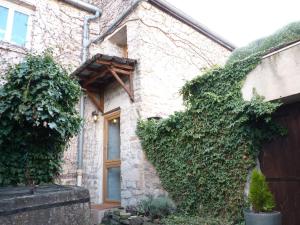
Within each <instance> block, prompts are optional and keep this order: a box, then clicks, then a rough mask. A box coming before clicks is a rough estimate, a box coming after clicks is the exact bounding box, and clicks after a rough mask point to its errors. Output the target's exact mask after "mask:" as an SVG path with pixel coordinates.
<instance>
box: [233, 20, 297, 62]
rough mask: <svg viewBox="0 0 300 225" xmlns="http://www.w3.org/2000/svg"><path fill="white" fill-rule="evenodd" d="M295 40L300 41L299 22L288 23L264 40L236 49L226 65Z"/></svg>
mask: <svg viewBox="0 0 300 225" xmlns="http://www.w3.org/2000/svg"><path fill="white" fill-rule="evenodd" d="M297 40H300V22H294V23H290V24H288V25H287V26H285V27H283V28H281V29H280V30H278V31H277V32H275V33H274V34H272V35H270V36H268V37H266V38H261V39H258V40H256V41H254V42H251V43H250V44H249V45H248V46H246V47H243V48H238V49H236V50H235V51H234V52H233V53H232V54H231V56H230V57H229V59H228V63H232V62H235V61H239V60H242V59H245V58H246V57H248V56H250V55H255V54H258V53H260V54H263V53H265V52H267V51H268V50H270V49H274V48H277V47H279V46H281V45H284V44H286V43H290V42H293V41H297Z"/></svg>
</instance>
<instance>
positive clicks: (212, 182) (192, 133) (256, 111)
mask: <svg viewBox="0 0 300 225" xmlns="http://www.w3.org/2000/svg"><path fill="white" fill-rule="evenodd" d="M259 62H260V56H259V55H256V56H252V57H249V58H246V59H244V60H242V61H239V62H234V63H231V64H227V65H225V67H223V68H214V69H212V70H209V71H207V72H206V73H205V74H204V75H202V76H200V77H197V78H195V79H194V80H192V81H190V82H188V83H187V84H186V85H185V86H184V87H183V88H182V90H181V93H182V95H183V99H184V101H185V104H186V106H187V109H186V110H185V111H183V112H176V113H175V114H174V115H171V116H170V117H169V118H167V119H163V120H160V121H154V120H150V121H140V122H139V124H138V129H137V134H138V136H139V137H140V139H141V143H142V146H143V149H144V151H145V152H146V155H147V158H148V159H149V160H150V162H152V163H153V165H154V166H155V167H156V170H157V173H158V175H159V177H160V179H161V182H162V185H163V187H164V188H165V189H166V190H167V191H168V192H169V194H170V195H171V197H172V198H173V199H174V200H175V201H176V202H177V204H178V207H179V209H181V210H182V211H185V212H188V213H194V214H200V215H211V216H219V217H220V218H226V219H230V220H232V221H235V222H238V221H240V220H241V218H242V210H243V208H244V206H245V202H244V187H245V183H246V177H247V174H248V171H249V169H250V168H252V167H253V166H254V165H255V158H256V156H257V153H258V151H259V149H260V147H261V144H262V142H263V141H264V140H267V139H270V138H272V137H273V136H274V135H275V134H276V133H277V132H276V130H277V129H276V128H277V127H276V125H275V124H274V123H273V122H272V117H271V115H272V112H274V110H276V109H277V107H278V106H279V104H278V103H270V102H264V101H263V99H262V98H260V97H259V96H256V97H254V98H253V99H252V100H251V101H249V102H247V101H244V100H243V98H242V95H241V86H242V83H243V80H244V78H245V76H246V75H247V74H248V73H249V72H250V71H251V70H252V69H253V68H255V67H256V66H257V64H258V63H259Z"/></svg>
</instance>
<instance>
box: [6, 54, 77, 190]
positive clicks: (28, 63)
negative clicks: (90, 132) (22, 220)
mask: <svg viewBox="0 0 300 225" xmlns="http://www.w3.org/2000/svg"><path fill="white" fill-rule="evenodd" d="M4 77H6V83H5V84H4V85H3V86H2V87H0V152H1V154H0V186H3V185H18V184H33V183H34V184H39V183H49V182H52V181H53V179H54V178H55V177H56V176H57V175H58V174H59V171H60V165H61V162H62V160H61V157H62V153H63V151H64V149H65V147H66V144H67V143H68V141H69V139H70V138H71V137H72V136H74V135H75V134H76V133H77V131H78V130H79V127H80V122H81V120H80V117H79V115H78V113H77V111H76V109H75V106H76V104H77V102H78V100H79V96H80V87H79V85H78V83H77V81H76V80H73V79H71V78H70V77H69V76H68V74H67V72H66V71H65V70H64V69H63V68H62V67H61V66H60V65H58V64H57V63H56V62H55V61H54V60H53V58H52V56H51V54H50V53H45V54H43V55H36V56H33V55H28V56H27V57H26V58H25V60H24V61H23V62H22V63H19V64H17V65H15V66H12V67H11V68H10V69H9V70H8V72H7V74H6V75H5V76H4Z"/></svg>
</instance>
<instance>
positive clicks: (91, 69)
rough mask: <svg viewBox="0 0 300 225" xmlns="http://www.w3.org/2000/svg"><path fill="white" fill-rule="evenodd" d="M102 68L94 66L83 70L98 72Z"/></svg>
mask: <svg viewBox="0 0 300 225" xmlns="http://www.w3.org/2000/svg"><path fill="white" fill-rule="evenodd" d="M101 69H102V68H99V69H95V68H86V69H85V70H87V71H89V72H95V73H98V72H99V71H100V70H101Z"/></svg>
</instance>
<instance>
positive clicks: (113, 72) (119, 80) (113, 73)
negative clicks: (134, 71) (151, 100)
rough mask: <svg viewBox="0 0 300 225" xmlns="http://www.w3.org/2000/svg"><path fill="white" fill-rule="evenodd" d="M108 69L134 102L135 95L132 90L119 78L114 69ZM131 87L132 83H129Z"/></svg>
mask: <svg viewBox="0 0 300 225" xmlns="http://www.w3.org/2000/svg"><path fill="white" fill-rule="evenodd" d="M107 69H108V70H109V71H110V72H111V74H112V75H113V76H114V78H115V79H116V80H117V81H118V82H119V84H121V86H122V87H123V88H124V90H125V91H126V92H127V94H128V95H129V97H130V100H131V101H134V98H133V93H132V92H131V89H132V88H130V89H128V87H126V85H125V83H124V82H123V81H122V79H121V78H120V77H119V76H118V74H117V73H116V72H115V71H114V70H113V69H111V68H110V67H108V68H107ZM129 85H130V83H129Z"/></svg>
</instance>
